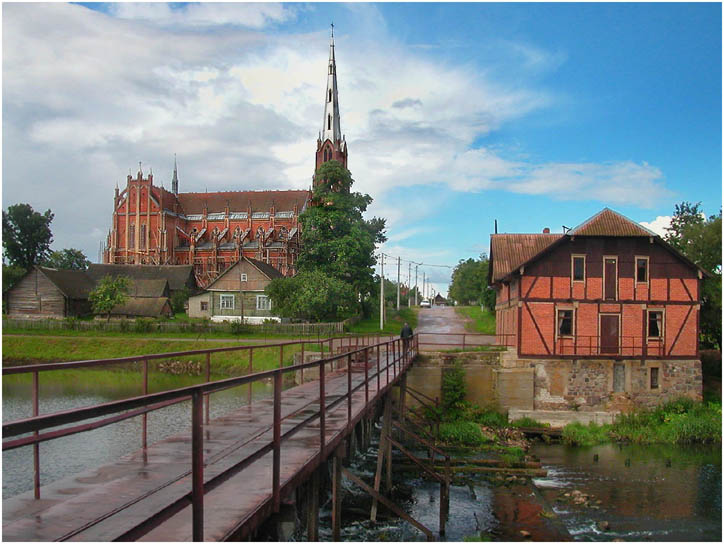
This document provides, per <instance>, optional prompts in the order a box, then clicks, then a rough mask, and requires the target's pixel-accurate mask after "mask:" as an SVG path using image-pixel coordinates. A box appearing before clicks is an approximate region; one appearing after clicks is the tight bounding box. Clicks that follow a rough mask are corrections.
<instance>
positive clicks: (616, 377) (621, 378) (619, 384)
mask: <svg viewBox="0 0 724 544" xmlns="http://www.w3.org/2000/svg"><path fill="white" fill-rule="evenodd" d="M625 390H626V366H625V365H624V364H623V363H614V364H613V392H614V393H623V392H624V391H625Z"/></svg>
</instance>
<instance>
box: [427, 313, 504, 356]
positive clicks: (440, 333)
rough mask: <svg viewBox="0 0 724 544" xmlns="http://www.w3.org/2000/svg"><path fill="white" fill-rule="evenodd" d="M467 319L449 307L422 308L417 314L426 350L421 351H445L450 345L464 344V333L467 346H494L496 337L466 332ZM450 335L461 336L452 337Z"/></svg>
mask: <svg viewBox="0 0 724 544" xmlns="http://www.w3.org/2000/svg"><path fill="white" fill-rule="evenodd" d="M465 322H466V318H465V317H463V316H461V315H460V314H458V313H457V312H456V311H455V308H452V307H448V306H433V307H432V308H421V309H420V313H419V314H417V330H416V331H415V332H418V333H420V334H421V335H422V336H421V340H420V341H421V342H422V343H423V344H424V346H425V348H422V347H421V348H420V349H428V350H430V349H438V348H442V349H444V348H445V347H446V346H447V347H449V344H451V343H452V344H459V343H460V342H462V333H466V338H465V343H466V344H467V345H470V346H473V345H485V344H494V343H495V336H494V335H492V336H491V335H477V334H476V333H471V332H469V331H467V330H465ZM450 334H455V335H460V336H450Z"/></svg>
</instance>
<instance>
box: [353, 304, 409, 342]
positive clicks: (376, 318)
mask: <svg viewBox="0 0 724 544" xmlns="http://www.w3.org/2000/svg"><path fill="white" fill-rule="evenodd" d="M417 312H418V309H417V308H400V311H399V312H398V311H397V310H393V309H392V308H387V321H386V322H385V328H384V329H382V330H380V314H379V312H377V313H376V314H375V315H373V316H372V317H369V318H367V319H363V320H361V321H359V322H357V323H356V324H354V325H353V326H351V327H350V328H349V332H351V333H354V334H393V335H395V336H397V335H399V334H400V331H401V330H402V326H403V325H404V324H405V323H409V324H410V327H412V328H413V330H414V329H415V328H416V327H417Z"/></svg>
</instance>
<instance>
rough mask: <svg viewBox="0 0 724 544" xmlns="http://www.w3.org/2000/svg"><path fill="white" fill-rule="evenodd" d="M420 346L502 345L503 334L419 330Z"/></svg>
mask: <svg viewBox="0 0 724 544" xmlns="http://www.w3.org/2000/svg"><path fill="white" fill-rule="evenodd" d="M418 336H419V338H420V339H419V345H420V347H421V348H423V349H424V347H428V348H431V347H434V348H435V349H438V350H446V349H467V348H475V347H481V346H504V345H506V337H507V336H512V335H504V334H498V335H495V334H482V333H475V332H421V333H418Z"/></svg>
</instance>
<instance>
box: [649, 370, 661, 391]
mask: <svg viewBox="0 0 724 544" xmlns="http://www.w3.org/2000/svg"><path fill="white" fill-rule="evenodd" d="M649 372H650V374H649V376H650V379H651V381H650V384H651V389H658V388H659V369H658V367H652V368H650V369H649Z"/></svg>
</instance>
